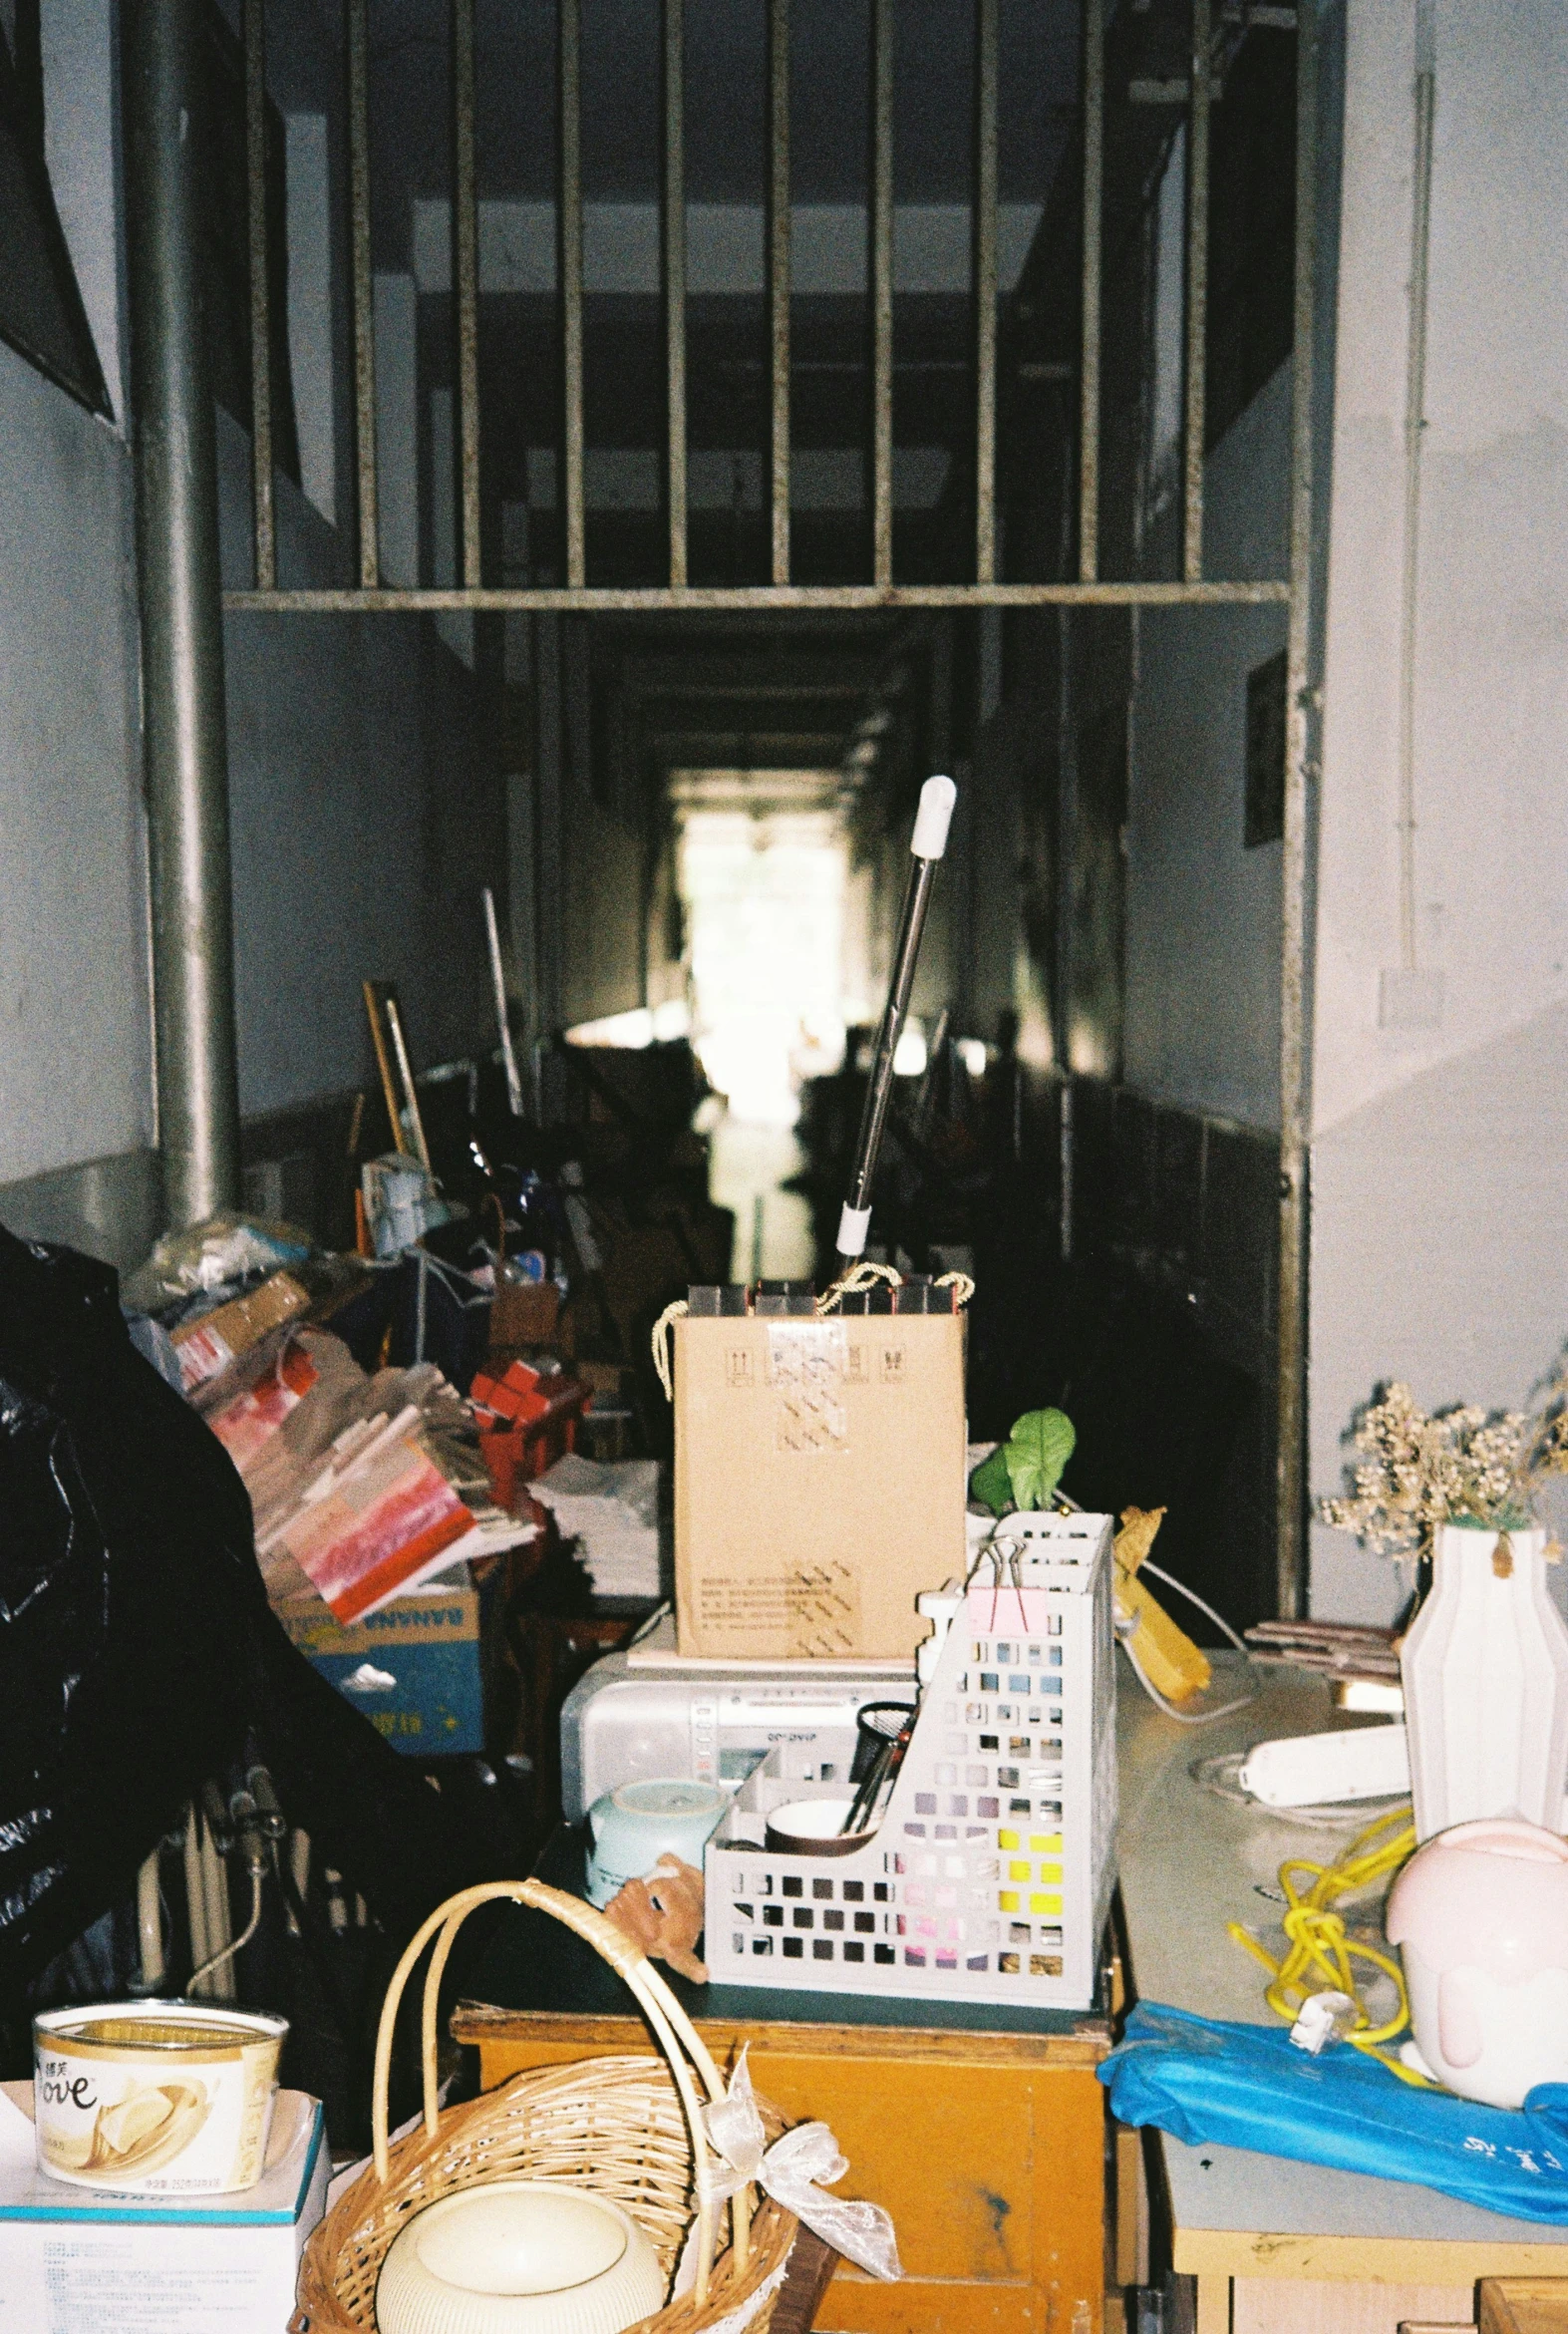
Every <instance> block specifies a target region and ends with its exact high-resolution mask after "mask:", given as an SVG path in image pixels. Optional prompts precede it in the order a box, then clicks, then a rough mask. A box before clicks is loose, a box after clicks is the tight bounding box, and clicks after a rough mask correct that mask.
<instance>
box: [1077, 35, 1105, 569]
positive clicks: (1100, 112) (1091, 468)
mask: <svg viewBox="0 0 1568 2334" xmlns="http://www.w3.org/2000/svg"><path fill="white" fill-rule="evenodd" d="M1104 175H1105V25H1104V11H1103V0H1084V306H1083V325H1082V340H1083V350H1082V356H1081V362H1080V370H1079V458H1078V462H1079V470H1078V572H1079V579H1080V581H1081V582H1084V583H1093V581H1094V580H1095V578H1096V576H1097V575H1098V573H1099V279H1100V236H1101V222H1102V210H1103V199H1104Z"/></svg>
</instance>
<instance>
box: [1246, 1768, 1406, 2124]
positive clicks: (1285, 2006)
mask: <svg viewBox="0 0 1568 2334" xmlns="http://www.w3.org/2000/svg"><path fill="white" fill-rule="evenodd" d="M1414 1846H1415V1826H1414V1824H1413V1823H1412V1822H1411V1811H1410V1808H1409V1807H1408V1806H1404V1807H1398V1808H1390V1809H1389V1810H1387V1811H1386V1813H1385V1814H1383V1815H1381V1816H1380V1817H1379V1818H1378V1819H1377V1821H1376V1823H1373V1824H1369V1825H1368V1826H1367V1829H1366V1831H1365V1832H1358V1833H1357V1834H1356V1837H1355V1838H1354V1839H1353V1840H1352V1841H1351V1843H1350V1845H1349V1847H1348V1848H1347V1849H1346V1850H1345V1853H1344V1854H1343V1855H1342V1856H1341V1857H1340V1858H1339V1861H1338V1862H1337V1863H1332V1864H1315V1863H1311V1862H1309V1861H1308V1859H1307V1858H1306V1857H1305V1856H1299V1855H1293V1856H1291V1857H1289V1858H1288V1859H1287V1860H1286V1861H1285V1862H1284V1863H1282V1864H1281V1865H1280V1887H1281V1889H1282V1890H1283V1891H1284V1896H1285V1907H1286V1909H1285V1918H1284V1920H1283V1921H1282V1922H1281V1923H1280V1926H1281V1927H1282V1928H1283V1929H1284V1931H1285V1942H1286V1951H1285V1954H1284V1957H1283V1959H1281V1960H1279V1961H1276V1960H1275V1958H1274V1956H1273V1954H1272V1953H1270V1952H1269V1951H1268V1950H1267V1949H1266V1948H1265V1947H1264V1946H1262V1945H1260V1944H1259V1942H1258V1940H1257V1938H1256V1937H1255V1936H1254V1935H1253V1934H1252V1932H1251V1930H1250V1929H1244V1928H1243V1927H1242V1925H1241V1923H1240V1921H1236V1920H1233V1921H1230V1922H1228V1923H1227V1924H1226V1925H1227V1932H1228V1934H1229V1936H1230V1938H1231V1941H1232V1943H1234V1944H1237V1945H1240V1946H1241V1947H1242V1948H1243V1950H1244V1951H1246V1952H1248V1953H1250V1954H1251V1955H1252V1957H1253V1959H1254V1960H1255V1961H1261V1962H1262V1964H1263V1966H1264V1968H1265V1969H1266V1970H1267V1971H1268V1973H1269V1983H1268V1984H1267V1985H1266V1986H1265V1987H1264V1989H1263V1999H1264V2000H1265V2001H1266V2002H1267V2003H1268V2006H1269V2008H1270V2009H1271V2010H1272V2011H1273V2012H1274V2015H1275V2017H1276V2018H1283V2019H1284V2020H1285V2022H1286V2024H1287V2025H1290V2026H1294V2025H1295V2023H1296V2018H1297V2014H1298V2013H1299V2011H1300V2009H1301V2006H1302V2003H1303V2002H1304V2001H1305V2000H1306V1999H1307V1996H1308V1995H1309V1994H1316V1993H1322V1992H1324V1991H1325V1990H1326V1989H1328V1990H1332V1991H1334V1992H1337V1993H1342V1994H1348V1995H1349V1996H1350V1998H1351V2000H1352V2001H1353V2002H1354V2003H1355V2005H1356V2014H1357V2023H1356V2027H1355V2029H1354V2031H1353V2032H1352V2033H1350V2034H1348V2035H1347V2036H1346V2038H1345V2039H1346V2041H1347V2042H1350V2043H1353V2044H1354V2045H1355V2047H1356V2048H1357V2050H1359V2051H1365V2052H1366V2053H1367V2055H1368V2057H1369V2058H1374V2059H1378V2060H1380V2061H1381V2062H1382V2064H1383V2065H1384V2066H1386V2067H1387V2068H1388V2069H1389V2072H1390V2073H1391V2074H1393V2075H1398V2076H1399V2078H1400V2080H1401V2082H1402V2083H1413V2084H1416V2085H1418V2086H1419V2087H1420V2088H1422V2089H1426V2088H1429V2086H1428V2085H1427V2084H1426V2080H1425V2077H1424V2076H1421V2075H1417V2074H1416V2073H1415V2071H1414V2069H1413V2068H1411V2067H1407V2066H1406V2065H1405V2064H1404V2063H1403V2061H1402V2060H1400V2059H1399V2058H1398V2057H1397V2056H1396V2055H1395V2054H1394V2053H1393V2052H1392V2051H1388V2050H1385V2049H1384V2048H1383V2047H1382V2046H1383V2045H1384V2044H1385V2043H1387V2042H1391V2041H1392V2040H1393V2039H1394V2037H1395V2036H1396V2035H1397V2034H1402V2033H1403V2032H1404V2030H1405V2028H1406V2027H1407V2026H1408V2025H1409V2024H1410V2017H1411V2011H1410V2002H1409V1999H1408V1997H1407V1995H1406V1991H1405V1972H1404V1970H1403V1969H1402V1968H1401V1966H1400V1963H1399V1960H1398V1958H1397V1957H1396V1956H1395V1955H1393V1954H1390V1953H1384V1952H1381V1951H1380V1950H1379V1948H1378V1947H1377V1946H1376V1945H1367V1944H1363V1943H1362V1941H1361V1940H1360V1938H1357V1937H1351V1936H1347V1934H1346V1931H1345V1919H1344V1915H1343V1914H1341V1913H1339V1912H1337V1911H1336V1910H1335V1909H1334V1908H1335V1905H1336V1904H1337V1903H1338V1901H1339V1899H1340V1898H1341V1897H1342V1896H1350V1895H1353V1894H1354V1893H1355V1892H1356V1891H1357V1890H1358V1889H1361V1888H1365V1887H1367V1886H1368V1885H1369V1883H1370V1882H1372V1881H1373V1880H1377V1879H1381V1878H1382V1876H1383V1874H1384V1873H1385V1872H1393V1871H1397V1870H1398V1868H1399V1866H1400V1865H1401V1864H1402V1863H1404V1861H1405V1859H1406V1857H1407V1856H1409V1855H1411V1853H1412V1852H1413V1850H1414ZM1304 1872H1306V1873H1310V1874H1311V1875H1312V1880H1311V1885H1310V1886H1309V1887H1307V1888H1306V1889H1305V1890H1303V1889H1301V1888H1300V1887H1298V1885H1297V1875H1298V1874H1300V1873H1304ZM1353 1961H1365V1962H1370V1963H1371V1965H1372V1967H1373V1968H1374V1969H1381V1970H1382V1971H1383V1973H1384V1975H1385V1977H1391V1978H1392V1979H1393V1980H1394V1984H1395V1989H1396V1991H1397V1993H1398V1995H1399V2010H1398V2012H1397V2014H1396V2015H1395V2016H1394V2017H1393V2018H1391V2019H1390V2020H1389V2021H1388V2023H1387V2024H1386V2025H1384V2026H1374V2025H1373V2023H1372V2020H1371V2018H1370V2017H1369V2016H1368V2014H1367V2008H1366V2005H1365V2003H1364V2002H1363V2001H1362V1998H1361V1989H1360V1987H1359V1986H1358V1985H1357V1983H1356V1978H1355V1975H1354V1973H1353V1971H1352V1967H1351V1964H1352V1962H1353Z"/></svg>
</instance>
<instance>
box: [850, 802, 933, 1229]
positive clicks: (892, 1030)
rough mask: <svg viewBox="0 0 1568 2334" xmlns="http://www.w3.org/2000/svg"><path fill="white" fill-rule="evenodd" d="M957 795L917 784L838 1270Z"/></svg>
mask: <svg viewBox="0 0 1568 2334" xmlns="http://www.w3.org/2000/svg"><path fill="white" fill-rule="evenodd" d="M957 796H958V789H957V787H955V786H954V784H953V782H952V780H951V779H950V778H928V779H927V780H926V782H925V785H924V786H923V787H922V788H921V789H920V808H919V810H918V811H917V812H916V814H915V831H914V834H912V835H911V836H910V838H909V850H910V856H911V857H912V859H913V861H914V864H913V865H912V866H911V867H910V870H909V883H908V887H907V889H906V890H905V892H904V912H903V916H902V918H901V920H900V922H899V927H898V946H897V949H896V951H895V953H894V957H893V977H892V981H891V984H890V985H889V988H888V992H887V1004H886V1007H885V1009H884V1011H883V1014H882V1026H881V1028H880V1029H879V1030H878V1031H877V1033H876V1052H875V1054H874V1055H873V1057H872V1060H871V1078H870V1083H869V1085H868V1086H867V1087H866V1090H865V1109H864V1111H863V1112H862V1113H861V1116H860V1139H859V1142H858V1143H857V1144H856V1146H855V1165H854V1173H853V1174H852V1175H851V1177H850V1180H849V1196H848V1198H847V1199H846V1200H845V1201H844V1204H843V1209H842V1212H841V1213H840V1215H839V1218H838V1261H839V1266H840V1269H844V1268H846V1267H847V1266H849V1265H851V1264H853V1263H854V1261H855V1259H856V1258H857V1257H858V1256H861V1255H863V1254H864V1252H865V1241H866V1234H867V1232H868V1231H869V1230H870V1228H871V1185H872V1183H873V1181H874V1180H875V1177H876V1162H877V1155H878V1153H879V1152H880V1151H881V1148H882V1129H883V1127H884V1126H885V1125H886V1123H887V1105H888V1102H889V1100H890V1098H891V1096H892V1091H893V1055H894V1053H895V1052H896V1051H897V1047H898V1039H899V1033H900V1032H901V1030H902V1029H903V1026H904V1016H905V1014H906V1013H907V1012H908V1010H909V992H910V990H911V989H912V988H913V987H914V982H915V962H916V959H917V958H918V956H919V954H920V936H921V934H922V933H923V931H924V930H925V920H926V910H927V908H928V907H929V906H930V904H931V885H932V883H933V882H934V881H935V879H936V870H937V863H938V861H939V860H940V859H941V856H942V854H943V852H944V851H945V850H946V848H947V830H948V826H949V824H950V822H951V820H952V817H953V804H954V802H955V801H956V800H957Z"/></svg>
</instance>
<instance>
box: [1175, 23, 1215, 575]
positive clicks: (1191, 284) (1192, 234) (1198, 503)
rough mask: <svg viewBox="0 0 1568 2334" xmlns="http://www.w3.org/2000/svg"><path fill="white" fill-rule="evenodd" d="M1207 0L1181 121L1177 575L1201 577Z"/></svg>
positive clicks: (1195, 35) (1196, 28) (1195, 36)
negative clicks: (1183, 355)
mask: <svg viewBox="0 0 1568 2334" xmlns="http://www.w3.org/2000/svg"><path fill="white" fill-rule="evenodd" d="M1212 73H1213V58H1212V50H1211V31H1210V23H1209V0H1192V102H1191V106H1190V109H1189V112H1188V117H1187V366H1186V444H1185V450H1184V463H1183V472H1184V478H1183V494H1182V520H1183V541H1182V556H1181V571H1182V574H1183V575H1184V576H1185V577H1186V580H1187V581H1188V582H1189V583H1196V582H1197V580H1198V578H1199V577H1200V576H1201V575H1202V573H1203V428H1204V405H1205V395H1206V389H1207V375H1206V372H1205V361H1206V354H1207V352H1206V348H1205V342H1206V339H1207V335H1208V307H1209V297H1208V293H1209V101H1210V97H1211V94H1212V92H1211V82H1212Z"/></svg>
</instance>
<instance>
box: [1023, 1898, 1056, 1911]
mask: <svg viewBox="0 0 1568 2334" xmlns="http://www.w3.org/2000/svg"><path fill="white" fill-rule="evenodd" d="M1029 1909H1030V1911H1031V1912H1055V1913H1060V1912H1061V1910H1062V1899H1061V1897H1060V1896H1031V1898H1030V1900H1029Z"/></svg>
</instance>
